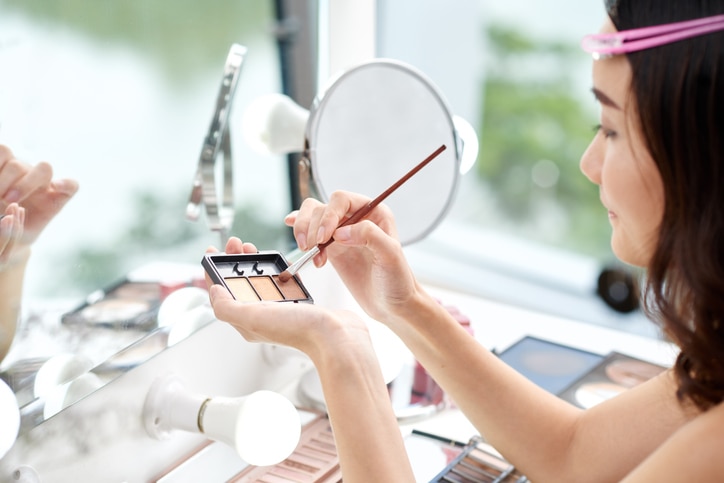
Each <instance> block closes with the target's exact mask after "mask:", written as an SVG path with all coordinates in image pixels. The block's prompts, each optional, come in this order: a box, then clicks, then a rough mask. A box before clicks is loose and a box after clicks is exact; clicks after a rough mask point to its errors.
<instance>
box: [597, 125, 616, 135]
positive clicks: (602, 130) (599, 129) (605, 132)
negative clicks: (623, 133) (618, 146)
mask: <svg viewBox="0 0 724 483" xmlns="http://www.w3.org/2000/svg"><path fill="white" fill-rule="evenodd" d="M593 132H594V133H596V134H598V133H599V132H600V133H603V136H604V137H605V138H606V139H610V138H612V137H614V136H616V131H614V130H612V129H606V128H605V127H603V125H602V124H596V125H595V126H593Z"/></svg>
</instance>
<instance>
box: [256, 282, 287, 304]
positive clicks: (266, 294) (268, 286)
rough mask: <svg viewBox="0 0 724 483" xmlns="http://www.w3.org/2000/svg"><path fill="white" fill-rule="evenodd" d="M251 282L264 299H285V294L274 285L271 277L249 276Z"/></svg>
mask: <svg viewBox="0 0 724 483" xmlns="http://www.w3.org/2000/svg"><path fill="white" fill-rule="evenodd" d="M249 282H251V284H252V285H253V286H254V288H255V289H256V292H257V293H258V294H259V297H261V299H262V300H272V301H273V300H284V296H283V295H282V293H281V292H280V291H279V289H278V288H277V286H276V285H274V281H273V280H272V279H271V277H267V276H261V277H249Z"/></svg>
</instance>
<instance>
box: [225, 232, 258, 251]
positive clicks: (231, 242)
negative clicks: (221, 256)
mask: <svg viewBox="0 0 724 483" xmlns="http://www.w3.org/2000/svg"><path fill="white" fill-rule="evenodd" d="M225 251H226V253H230V254H237V253H258V252H259V250H257V248H256V245H254V244H253V243H248V242H242V241H241V239H239V238H237V237H235V236H232V237H230V238H229V239H228V240H227V242H226V248H225Z"/></svg>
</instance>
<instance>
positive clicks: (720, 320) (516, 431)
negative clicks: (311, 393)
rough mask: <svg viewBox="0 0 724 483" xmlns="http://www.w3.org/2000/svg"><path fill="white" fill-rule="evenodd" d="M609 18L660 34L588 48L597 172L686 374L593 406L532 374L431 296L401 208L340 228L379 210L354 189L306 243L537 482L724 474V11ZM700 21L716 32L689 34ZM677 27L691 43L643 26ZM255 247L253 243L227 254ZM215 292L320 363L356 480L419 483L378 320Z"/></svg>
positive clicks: (618, 7)
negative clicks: (377, 337)
mask: <svg viewBox="0 0 724 483" xmlns="http://www.w3.org/2000/svg"><path fill="white" fill-rule="evenodd" d="M607 9H608V14H609V18H608V19H606V22H605V24H604V26H603V29H602V32H601V34H610V33H619V34H641V33H643V34H646V35H647V36H648V37H647V39H645V41H644V42H639V41H638V40H636V39H635V38H629V39H626V40H625V41H623V42H622V44H621V45H620V46H619V47H616V46H615V45H616V44H615V43H614V44H611V43H609V42H608V41H607V39H606V37H605V35H604V36H601V34H599V35H598V36H594V37H592V38H589V39H588V40H587V42H586V44H585V47H586V49H587V50H589V51H591V52H593V53H594V58H595V59H597V60H594V62H593V92H594V94H595V97H596V99H597V100H598V102H599V103H600V104H601V120H600V127H599V129H598V131H597V133H596V135H595V138H594V139H593V141H592V143H591V145H590V147H589V149H588V150H587V151H586V153H585V154H584V155H583V158H582V160H581V169H582V170H583V172H584V173H585V175H586V176H587V177H588V178H589V179H590V180H591V181H592V182H593V183H595V184H596V185H598V186H599V188H600V193H601V201H602V203H603V205H604V206H605V207H606V209H607V210H608V216H609V220H610V222H611V226H612V228H613V234H612V246H613V250H614V252H615V253H616V255H617V256H618V257H619V258H620V259H621V260H622V261H624V262H626V263H630V264H634V265H638V266H642V267H646V268H647V269H648V277H647V289H646V307H647V309H648V311H649V313H650V314H651V316H652V318H654V319H655V320H656V321H658V322H659V323H660V324H661V325H662V327H663V329H664V331H665V332H666V333H667V334H668V335H669V336H670V337H671V339H672V340H673V341H674V342H675V343H677V344H678V345H679V347H680V348H681V352H680V355H679V357H678V359H677V361H676V364H675V366H674V367H673V368H672V370H669V371H666V372H664V373H662V374H661V375H660V376H658V377H656V378H654V379H652V380H650V381H648V382H647V383H644V384H642V385H640V386H638V387H636V388H634V389H632V390H630V391H627V392H626V393H623V394H621V395H620V396H618V397H616V398H613V399H611V400H609V401H607V402H604V403H602V404H600V405H598V406H595V407H593V408H591V409H589V410H585V411H583V410H579V409H577V408H574V407H573V406H571V405H569V404H568V403H566V402H564V401H562V400H560V399H558V398H556V397H555V396H552V395H550V394H549V393H547V392H545V391H543V390H542V389H539V388H538V387H537V386H535V385H533V384H532V383H531V382H529V381H528V380H526V379H525V378H523V377H522V376H520V375H518V374H516V373H514V371H513V370H512V369H510V368H509V367H508V366H506V365H505V364H504V363H502V362H501V361H500V360H499V359H498V358H496V357H495V356H494V355H492V354H491V353H489V352H488V351H486V350H485V349H484V348H482V347H481V346H480V345H479V344H477V343H476V342H475V340H474V339H473V338H471V337H469V336H468V334H467V332H465V331H464V330H463V329H462V328H461V327H460V325H459V324H458V323H457V322H456V321H455V320H453V319H452V317H451V316H450V315H449V314H448V313H447V312H446V310H445V309H444V308H442V307H441V306H440V304H438V303H437V302H436V301H435V300H433V299H432V298H431V297H430V296H429V295H427V294H426V293H425V291H424V290H423V289H422V288H421V287H420V286H419V284H418V283H417V281H416V280H415V277H414V275H413V274H412V272H411V270H410V268H409V267H408V265H407V263H406V262H405V259H404V256H403V252H402V250H401V247H400V244H399V243H398V241H397V239H396V237H395V225H394V221H393V217H392V214H391V213H390V212H389V210H388V209H386V208H385V207H384V206H380V207H378V208H377V209H376V210H375V211H373V212H372V214H371V216H369V217H368V218H367V219H366V220H364V221H362V222H360V223H357V224H354V225H349V226H346V227H343V228H340V229H336V230H335V228H336V227H337V226H338V224H339V223H340V221H341V220H343V219H345V217H348V216H349V215H350V214H351V213H353V212H354V211H356V210H357V209H358V208H360V207H361V206H362V205H363V204H365V203H366V202H367V201H368V200H367V199H365V198H364V197H362V196H359V195H356V194H353V193H341V192H339V193H335V194H333V195H332V197H331V199H330V201H329V203H328V204H327V205H324V204H321V203H319V202H317V201H314V200H306V201H305V202H304V203H303V205H302V207H301V209H300V210H299V211H298V212H295V213H292V214H290V215H289V216H288V217H287V220H286V221H287V224H289V225H291V226H293V227H294V234H295V237H296V240H297V242H298V244H299V246H300V248H302V249H309V248H311V247H313V246H314V245H315V244H318V243H321V242H324V241H326V240H328V239H329V238H330V237H332V236H334V239H335V243H333V244H331V245H330V246H329V247H328V248H326V249H325V250H324V251H323V252H322V253H321V254H320V255H318V256H317V257H316V259H315V263H316V264H317V265H322V264H324V263H326V262H327V261H330V262H331V263H332V264H333V265H334V267H335V268H336V270H337V272H338V273H339V274H340V276H341V278H342V280H343V281H344V283H345V284H346V285H347V287H348V288H349V289H350V291H351V292H352V294H353V295H354V296H355V298H356V299H357V301H358V302H359V303H360V305H361V306H362V307H363V308H364V309H365V311H366V312H367V313H368V314H369V315H370V316H371V317H372V318H374V319H376V320H379V321H381V322H383V323H385V324H386V325H387V326H389V327H390V328H391V329H392V330H393V331H394V332H395V333H396V334H397V335H399V336H400V337H401V339H402V340H403V341H404V342H405V343H406V344H407V346H408V347H409V348H410V349H411V350H412V351H413V353H414V354H415V356H416V357H417V359H418V360H419V361H421V362H422V364H423V365H424V366H425V367H426V369H427V370H428V372H429V373H431V374H432V375H433V377H434V378H435V379H436V380H437V382H438V383H439V384H440V385H441V386H442V387H443V388H444V389H445V390H446V391H447V392H448V393H449V394H451V396H452V397H453V398H454V399H455V401H456V403H457V404H458V406H459V407H460V408H461V409H462V411H463V412H464V413H465V414H466V416H467V417H468V419H469V420H470V421H471V422H472V423H473V424H474V425H475V427H476V428H477V429H478V430H479V431H480V433H481V434H483V435H484V436H485V438H486V439H487V440H488V441H489V442H490V443H491V444H492V445H493V446H494V447H495V448H496V449H498V450H499V451H500V452H501V453H502V454H503V455H504V456H505V457H506V458H507V459H509V460H510V461H511V462H513V463H514V464H515V465H516V466H517V467H519V468H520V470H521V471H522V472H523V473H525V474H526V475H527V476H528V477H529V478H530V479H531V480H532V481H536V482H546V481H555V482H562V481H572V482H581V481H586V482H590V481H622V480H623V481H627V482H652V481H667V482H676V481H682V482H683V481H686V482H690V481H724V458H722V457H721V455H722V454H724V437H722V434H724V406H723V405H721V404H720V402H721V400H722V398H723V397H724V327H721V325H722V324H724V260H723V255H724V251H723V250H722V243H724V211H723V207H724V189H722V186H724V136H723V135H722V132H724V33H722V31H724V17H718V16H719V15H722V14H724V2H722V1H721V0H714V1H712V0H687V1H686V2H662V1H657V0H614V1H609V2H607ZM692 19H706V20H704V23H708V24H709V26H708V27H705V28H704V29H702V28H700V27H696V26H693V27H692V26H690V25H689V24H681V23H680V22H684V21H688V20H692ZM672 23H677V25H676V27H674V28H672V29H670V30H672V31H675V32H678V33H675V34H674V35H673V36H672V35H670V34H666V33H661V32H658V33H657V32H656V31H654V32H653V34H654V35H653V36H650V32H648V31H643V32H642V31H641V30H639V29H641V28H643V27H649V26H662V25H667V24H672ZM667 29H668V27H667ZM682 32H683V34H682ZM637 36H638V35H633V36H632V37H637ZM612 45H613V47H612ZM254 250H256V248H255V247H254V246H253V245H251V244H243V243H242V242H241V241H240V240H239V239H236V238H232V239H230V240H229V242H228V244H227V246H226V251H227V252H230V253H238V252H249V251H254ZM210 295H211V301H212V304H213V306H214V310H215V312H216V315H217V317H218V318H220V319H221V320H225V321H228V322H230V323H231V324H233V326H234V327H236V329H237V330H238V331H239V332H240V333H241V334H242V335H243V336H244V337H245V338H247V339H248V340H254V341H266V342H275V343H281V344H287V345H290V346H294V347H297V348H299V349H301V350H303V351H304V352H306V353H307V354H308V355H309V356H310V357H311V359H312V360H313V362H314V363H315V365H316V367H317V369H318V371H319V374H320V378H321V381H322V386H323V389H324V392H325V399H326V403H327V408H328V411H329V415H330V420H331V423H332V427H333V430H334V434H335V438H336V442H337V445H338V451H339V454H340V461H341V465H342V470H343V475H344V478H345V481H346V482H350V481H390V482H392V481H394V482H400V481H411V480H412V476H411V475H412V473H411V470H410V468H409V466H408V465H405V464H401V462H403V461H406V454H405V450H404V446H403V442H402V440H401V437H400V434H399V431H398V429H397V426H396V421H395V418H394V415H393V413H392V410H391V408H390V403H389V398H388V394H387V391H386V388H385V385H384V382H383V380H382V376H381V374H380V372H379V368H378V366H377V364H376V362H375V356H374V353H373V350H372V348H371V345H370V341H369V337H368V334H367V332H366V329H365V325H364V323H363V322H362V321H360V320H359V319H358V318H357V317H355V316H354V315H353V314H349V313H344V312H333V311H329V310H326V309H324V308H322V307H318V306H314V305H302V304H300V305H293V304H273V303H272V304H241V303H237V302H236V301H235V300H233V299H232V297H231V296H230V295H229V294H228V293H227V292H225V291H224V290H223V289H222V288H221V287H218V286H212V287H210Z"/></svg>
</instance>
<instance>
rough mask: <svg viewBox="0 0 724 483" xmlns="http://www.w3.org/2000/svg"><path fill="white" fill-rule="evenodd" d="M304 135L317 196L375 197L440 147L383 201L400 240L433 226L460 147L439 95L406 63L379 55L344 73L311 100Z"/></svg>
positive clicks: (446, 200) (449, 195) (450, 193)
mask: <svg viewBox="0 0 724 483" xmlns="http://www.w3.org/2000/svg"><path fill="white" fill-rule="evenodd" d="M306 138H307V144H308V148H307V152H306V155H307V157H308V159H309V161H310V163H311V176H312V179H313V181H314V184H315V187H316V189H317V191H318V196H320V197H321V198H322V199H324V200H327V199H329V195H330V194H331V193H332V192H333V191H335V190H347V191H353V192H356V193H362V194H365V195H367V196H369V197H370V198H374V197H376V196H377V195H379V194H380V193H382V192H383V191H385V190H386V189H387V188H388V187H390V186H391V185H392V184H393V183H395V182H396V181H397V180H398V179H400V178H401V177H402V176H403V175H404V174H405V173H407V172H408V171H409V170H410V169H412V168H413V167H414V166H415V165H417V164H418V163H419V162H421V161H422V160H423V159H425V158H426V157H427V156H429V155H430V154H431V153H432V152H433V151H435V150H436V149H437V148H438V147H439V146H440V145H443V144H444V145H446V147H447V149H446V150H445V151H444V152H442V153H441V154H440V155H439V156H438V158H436V159H435V160H433V161H432V162H431V163H430V164H429V165H427V166H426V167H425V168H424V169H422V170H421V171H420V172H419V173H417V174H416V175H415V176H414V177H413V178H411V179H410V180H409V181H407V182H406V183H405V184H404V185H403V186H401V187H400V188H399V189H398V190H397V191H395V192H394V193H393V194H392V195H390V197H389V198H387V200H385V203H386V204H387V205H389V206H390V208H391V209H392V211H393V213H394V215H395V221H396V223H397V228H398V234H399V237H400V241H401V242H402V243H403V244H407V243H411V242H414V241H417V240H420V239H421V238H423V237H424V236H425V235H427V234H428V233H429V232H430V231H431V230H432V229H434V228H435V227H436V226H437V224H438V223H439V222H440V221H441V220H442V218H443V217H444V216H445V214H446V213H447V211H448V209H449V207H450V205H451V203H452V201H453V198H454V195H455V192H456V187H457V184H458V179H459V174H460V156H461V151H462V148H463V146H462V143H461V142H460V140H459V139H458V135H457V132H456V130H455V126H454V124H453V119H452V115H451V113H450V109H449V108H448V106H447V104H446V102H445V100H444V98H443V97H442V95H441V94H440V93H439V92H438V90H437V89H436V88H435V86H434V85H433V84H432V83H431V82H430V81H429V80H428V79H427V78H426V77H425V76H424V75H423V74H422V73H420V72H419V71H417V70H416V69H414V68H413V67H412V66H409V65H407V64H403V63H401V62H396V61H393V60H385V59H381V60H375V61H372V62H369V63H366V64H362V65H360V66H357V67H355V68H352V69H350V70H348V71H346V72H345V73H343V74H342V75H341V76H339V77H338V78H337V79H335V80H334V81H333V82H332V83H331V85H330V86H329V87H328V88H327V89H326V90H325V91H324V92H323V93H322V94H320V95H319V96H318V98H317V99H316V100H315V103H314V105H313V106H312V109H311V110H310V115H309V121H308V123H307V131H306Z"/></svg>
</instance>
